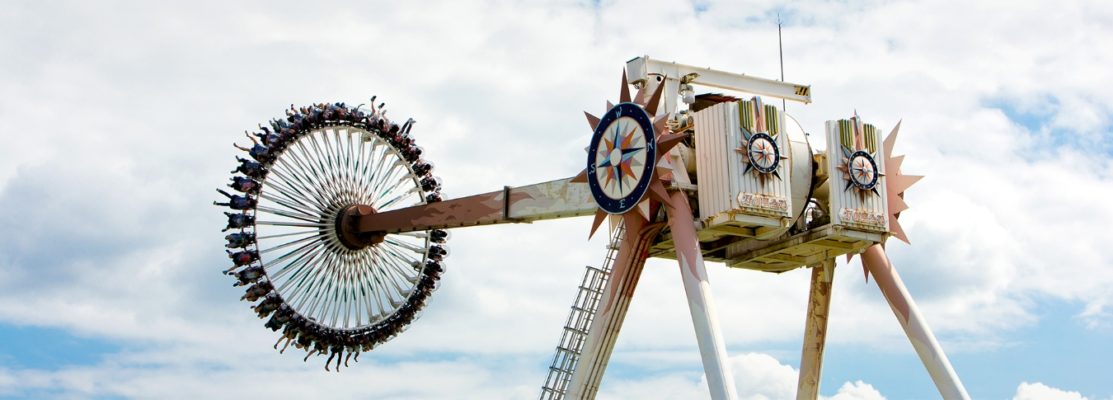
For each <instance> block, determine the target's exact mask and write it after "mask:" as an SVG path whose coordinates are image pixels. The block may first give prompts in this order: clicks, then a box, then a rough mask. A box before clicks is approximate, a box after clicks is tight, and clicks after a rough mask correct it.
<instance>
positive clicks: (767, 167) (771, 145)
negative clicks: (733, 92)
mask: <svg viewBox="0 0 1113 400" xmlns="http://www.w3.org/2000/svg"><path fill="white" fill-rule="evenodd" d="M751 106H752V107H753V110H754V116H755V117H756V118H754V119H755V121H753V126H752V128H753V130H754V131H757V133H751V131H750V129H749V128H750V127H748V126H746V125H747V124H746V123H745V122H743V123H742V125H743V126H742V127H741V128H740V130H741V131H742V143H741V145H739V146H738V148H737V149H734V151H736V152H738V154H741V155H742V163H743V164H746V169H745V170H744V171H742V173H743V174H745V173H748V172H750V171H753V173H754V175H756V176H757V178H758V180H759V181H760V182H761V184H762V185H763V186H764V185H765V182H766V181H768V180H770V179H772V178H777V179H781V174H780V173H779V172H778V171H779V170H780V166H781V160H785V159H788V157H786V156H784V155H783V154H781V149H780V146H777V140H776V139H774V136H776V135H777V133H776V132H773V131H772V130H770V129H768V128H767V126H766V123H765V107H764V106H763V105H762V104H761V98H760V97H754V100H753V102H752V103H751V102H746V101H743V102H739V107H751ZM745 111H747V110H741V109H740V110H739V113H743V114H745ZM743 119H745V118H743Z"/></svg>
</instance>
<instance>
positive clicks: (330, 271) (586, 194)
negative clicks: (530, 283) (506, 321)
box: [218, 57, 969, 399]
mask: <svg viewBox="0 0 1113 400" xmlns="http://www.w3.org/2000/svg"><path fill="white" fill-rule="evenodd" d="M631 86H633V87H634V88H636V89H637V91H636V92H635V93H634V94H631ZM697 88H714V89H716V90H723V91H728V92H729V93H732V94H734V95H726V94H715V93H702V94H698V95H697V94H696V89H697ZM810 92H811V88H810V87H809V86H805V85H797V84H791V83H785V82H781V81H774V80H768V79H761V78H755V77H751V76H747V75H742V74H734V73H728V72H723V71H717V70H712V69H707V68H698V67H692V66H687V65H682V64H677V63H671V62H661V61H657V60H653V59H650V58H649V57H638V58H635V59H633V60H630V61H629V62H627V64H626V69H625V71H624V73H623V76H622V83H621V86H620V91H619V97H618V103H617V104H612V103H610V102H608V103H607V108H606V110H604V112H603V113H602V114H601V115H600V116H595V115H592V114H589V113H585V114H586V117H587V122H588V124H589V125H590V127H591V129H592V130H593V132H594V134H593V135H592V138H591V143H590V144H589V146H588V149H587V160H586V161H587V162H586V165H585V169H584V170H583V171H582V172H580V173H579V174H578V175H575V176H573V177H570V178H565V179H558V180H553V181H549V182H543V183H538V184H534V185H528V186H521V187H504V188H502V189H501V190H496V191H493V192H490V193H484V194H477V195H473V196H468V197H462V198H458V199H442V197H441V194H440V190H441V182H440V180H439V179H438V178H435V177H434V176H433V175H432V170H433V164H432V163H430V162H428V161H426V160H425V159H424V158H423V157H422V150H421V148H420V147H417V146H416V145H415V144H414V140H413V138H412V137H411V136H410V130H411V129H412V128H413V125H414V124H413V120H407V121H405V122H403V123H401V124H398V123H396V122H394V121H392V120H390V119H389V118H387V117H386V111H385V110H384V108H383V105H382V104H380V105H378V106H376V105H375V104H374V101H375V98H372V99H371V101H372V104H371V105H370V106H369V107H366V108H365V107H362V105H361V106H358V107H349V106H346V105H345V104H343V103H334V104H315V105H311V106H308V107H301V108H297V107H293V106H291V108H290V109H289V110H287V111H286V118H284V119H276V120H273V121H271V122H270V123H269V126H262V125H260V126H259V130H258V131H257V132H255V133H252V134H249V135H248V138H249V139H250V140H251V141H252V142H253V146H252V147H240V148H241V149H242V150H244V151H246V152H248V154H249V155H250V157H251V158H250V159H244V158H237V159H238V161H239V166H238V167H237V168H236V170H235V171H233V172H234V173H237V174H238V175H236V176H234V177H233V178H232V183H231V184H230V185H229V186H231V187H232V188H233V189H235V190H236V191H238V192H240V194H230V193H226V192H224V191H220V192H221V193H222V194H224V195H225V196H227V197H228V201H227V202H223V203H218V205H221V206H227V207H230V208H231V209H232V210H233V212H225V214H226V215H227V216H228V225H227V228H226V229H225V230H234V232H233V233H231V234H229V235H228V236H226V239H227V241H228V243H227V247H228V248H230V249H233V250H230V251H229V252H228V253H229V256H230V257H231V259H232V261H233V264H234V266H233V267H232V268H230V269H229V270H227V271H225V272H226V273H227V274H229V275H232V276H233V277H235V278H236V280H237V282H236V284H237V285H243V286H247V293H246V294H245V295H244V296H243V299H244V300H247V301H251V302H256V301H257V302H258V303H257V304H255V305H254V306H253V309H254V310H255V311H256V312H257V313H258V314H259V317H260V318H267V322H266V327H268V328H270V329H271V330H274V331H278V332H281V337H280V338H279V340H278V343H276V344H275V348H276V349H280V350H281V351H285V350H286V349H287V348H288V347H290V346H293V347H295V348H297V349H301V350H304V351H306V355H305V359H308V358H309V357H310V356H313V355H317V356H325V355H327V356H328V359H327V361H326V362H325V368H326V369H329V368H330V366H332V367H333V368H337V369H339V368H340V365H341V364H342V363H343V364H344V365H348V364H349V361H351V360H352V359H353V356H354V360H355V361H359V354H360V353H361V352H366V351H370V350H372V349H374V348H375V347H376V346H378V345H379V344H381V343H384V342H386V341H388V340H390V339H391V338H393V337H394V336H395V335H397V334H399V333H401V332H402V331H403V330H405V328H406V327H407V326H408V325H409V324H410V323H411V322H412V321H413V320H414V319H415V318H417V317H418V315H419V313H420V311H421V309H422V308H423V307H424V305H425V303H426V301H427V298H428V296H429V295H430V294H431V293H432V291H433V290H434V289H435V288H436V286H437V282H438V280H439V279H440V276H441V273H442V271H443V265H444V264H443V260H444V258H445V257H446V256H447V255H448V249H447V247H445V246H444V243H445V242H446V241H447V239H448V237H449V235H448V232H447V231H446V230H445V229H448V228H458V227H467V226H476V225H489V224H502V223H521V222H532V221H538V220H545V219H554V218H566V217H576V216H584V215H594V220H593V223H592V226H591V230H590V232H591V234H594V233H595V232H596V230H597V229H598V228H599V227H600V226H601V225H602V223H603V222H604V221H609V226H610V236H611V242H610V244H609V250H610V252H609V253H608V256H607V258H606V260H605V261H604V263H603V265H602V267H601V268H593V267H588V270H587V272H586V275H585V276H584V279H583V283H582V284H581V285H580V291H579V295H578V296H577V297H576V300H575V303H574V304H573V306H572V312H571V315H570V316H569V318H568V321H567V324H566V326H565V328H564V331H563V335H562V338H561V342H560V344H559V345H558V346H557V353H556V356H555V357H554V359H553V363H552V366H551V367H550V371H549V375H548V378H547V379H546V382H545V384H544V386H543V388H542V392H541V396H540V397H541V398H542V399H560V398H575V399H583V398H589V399H590V398H594V397H595V394H596V392H597V391H598V389H599V383H600V381H601V380H602V377H603V373H604V371H605V369H606V366H607V361H608V359H609V358H610V355H611V352H612V350H613V349H614V345H615V341H616V339H617V336H618V333H619V330H620V329H621V327H622V323H623V319H624V317H625V315H626V311H627V308H628V307H629V305H630V300H631V298H632V296H633V294H634V289H635V288H636V286H637V283H638V278H639V276H640V275H641V272H642V269H643V267H644V265H645V261H646V259H647V258H648V257H661V258H671V259H675V260H677V262H678V263H679V265H680V268H679V270H680V275H681V279H682V280H683V284H684V289H685V292H686V294H687V297H688V306H689V309H690V311H691V315H692V322H693V324H694V327H695V332H696V337H697V340H698V345H699V349H700V354H701V356H702V360H703V366H704V371H705V373H706V376H707V384H708V388H709V390H710V394H711V397H712V398H715V399H732V398H735V397H736V391H735V389H734V382H733V378H732V375H731V373H730V371H729V365H728V364H727V363H726V359H727V357H726V350H725V346H724V342H723V338H722V335H721V333H720V330H719V323H718V320H717V317H716V312H715V305H714V302H713V298H712V296H711V287H710V285H709V283H708V279H707V273H706V270H705V263H704V261H705V260H711V261H718V262H722V263H724V264H726V265H727V266H728V267H734V268H747V269H753V270H759V271H768V272H784V271H788V270H792V269H795V268H801V267H806V268H811V269H812V274H811V292H810V296H809V297H810V298H809V301H808V303H809V306H808V310H807V319H806V325H805V336H804V344H803V351H802V358H801V362H800V377H799V384H798V385H799V390H798V393H797V398H799V399H814V398H816V396H817V394H818V390H819V378H820V367H821V364H822V360H823V348H824V338H825V334H826V330H827V314H828V310H829V307H830V295H831V282H832V277H833V269H834V266H835V259H836V258H837V257H839V256H843V255H846V256H847V257H848V258H849V257H850V256H852V255H856V254H857V255H860V256H861V261H862V265H863V267H864V269H865V271H866V273H867V279H868V277H869V275H873V277H874V278H873V279H874V281H875V282H876V283H877V285H878V286H879V287H880V288H881V293H882V295H884V297H885V299H886V300H887V301H888V302H889V305H890V307H891V308H892V310H893V313H894V314H895V315H896V317H897V320H898V321H899V322H900V324H901V327H902V328H904V331H905V333H906V334H907V336H908V338H909V340H910V341H911V342H912V345H913V347H914V348H915V350H916V352H917V353H918V355H919V357H920V359H921V361H922V362H923V364H924V366H925V367H926V368H927V370H928V373H929V374H930V375H931V378H932V380H933V381H934V382H935V385H936V387H937V388H938V389H939V392H940V394H941V395H942V396H943V397H944V398H947V399H965V398H969V396H968V395H967V393H966V390H965V389H964V388H963V386H962V383H961V382H960V381H959V379H958V376H957V375H956V374H955V372H954V370H953V369H952V368H951V365H950V362H949V361H948V360H947V357H946V355H945V354H944V353H943V351H942V349H941V348H940V347H939V344H938V342H937V341H936V340H935V337H934V336H933V335H932V333H931V331H930V330H929V329H928V326H927V323H926V322H925V321H924V319H923V317H922V316H921V314H920V312H919V311H918V309H917V307H916V305H915V303H914V302H913V301H912V298H911V297H910V296H909V294H908V291H907V290H906V289H905V287H904V284H903V283H902V282H901V279H900V277H899V275H897V271H896V270H895V269H894V268H893V266H892V265H891V264H890V263H889V259H888V257H887V256H886V253H885V249H884V244H885V241H886V240H887V239H888V238H890V237H896V238H898V239H901V240H904V241H906V242H907V238H906V237H905V234H904V231H903V230H902V229H901V226H900V224H899V222H898V220H897V218H898V217H899V215H900V213H901V212H902V211H904V210H905V209H907V208H908V206H907V205H906V204H905V202H904V200H903V198H904V191H905V189H907V188H908V187H909V186H911V185H912V184H913V183H915V182H916V181H917V180H919V178H920V177H919V176H910V175H904V174H902V173H901V161H902V160H903V156H893V144H894V142H895V139H896V134H897V130H898V129H899V126H900V124H899V123H898V124H897V126H896V127H894V128H893V129H892V132H891V133H890V134H889V135H888V136H887V137H886V138H885V139H882V136H881V132H880V131H879V130H878V128H876V127H874V126H873V125H870V124H866V123H864V122H863V121H862V120H861V119H860V118H859V117H858V116H857V115H855V116H853V117H851V118H849V119H842V120H837V121H828V122H827V123H826V126H825V127H824V134H825V137H826V139H827V150H826V151H824V152H815V151H813V149H812V147H811V145H810V144H809V142H808V135H807V134H805V133H804V130H803V129H802V128H801V126H800V125H799V124H798V123H797V122H796V120H795V119H793V118H792V117H791V116H789V115H787V114H785V113H784V112H783V110H779V109H777V107H775V106H772V105H769V104H765V103H764V102H763V99H762V97H760V96H766V97H772V98H778V99H785V100H791V101H798V102H802V103H809V102H810V101H811V93H810ZM678 101H679V103H681V104H678ZM237 147H239V146H237ZM569 156H570V157H579V156H577V155H569ZM334 360H335V364H334V362H333V361H334Z"/></svg>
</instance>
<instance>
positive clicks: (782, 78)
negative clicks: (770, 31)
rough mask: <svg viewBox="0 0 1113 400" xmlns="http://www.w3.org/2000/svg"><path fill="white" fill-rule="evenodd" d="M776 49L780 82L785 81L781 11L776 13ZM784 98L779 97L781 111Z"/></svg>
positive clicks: (783, 110)
mask: <svg viewBox="0 0 1113 400" xmlns="http://www.w3.org/2000/svg"><path fill="white" fill-rule="evenodd" d="M777 51H778V52H780V54H781V82H784V81H785V46H784V42H782V41H781V13H777ZM785 106H786V104H785V99H781V112H786V111H785Z"/></svg>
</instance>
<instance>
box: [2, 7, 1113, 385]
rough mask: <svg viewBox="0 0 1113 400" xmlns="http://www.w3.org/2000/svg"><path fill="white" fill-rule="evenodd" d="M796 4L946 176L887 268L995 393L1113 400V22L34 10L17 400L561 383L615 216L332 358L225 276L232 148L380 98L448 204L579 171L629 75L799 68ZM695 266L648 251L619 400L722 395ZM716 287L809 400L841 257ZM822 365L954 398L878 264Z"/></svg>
mask: <svg viewBox="0 0 1113 400" xmlns="http://www.w3.org/2000/svg"><path fill="white" fill-rule="evenodd" d="M778 16H779V18H780V19H781V20H782V21H783V23H784V27H783V28H784V71H785V77H786V79H787V80H789V81H792V82H797V83H803V84H809V85H811V86H812V92H813V100H814V102H813V103H812V104H809V105H802V104H791V103H790V104H789V105H788V108H787V110H788V112H789V113H790V114H792V115H793V116H794V117H796V118H797V119H798V120H799V121H800V123H801V124H802V126H803V127H804V129H805V130H806V131H809V132H820V131H821V129H822V127H823V123H824V121H826V120H831V119H839V118H847V117H849V116H850V115H852V114H853V113H854V112H855V111H857V112H858V113H859V114H860V115H861V116H862V117H863V118H864V119H865V120H866V121H868V122H871V123H873V124H875V125H877V126H879V127H881V128H882V129H883V130H888V129H889V128H891V127H892V126H893V125H895V124H896V123H897V122H898V121H903V122H902V124H901V137H900V140H899V141H898V143H897V150H896V153H901V154H906V155H907V160H906V162H905V163H904V167H903V170H904V172H905V173H908V174H920V175H925V176H926V178H925V179H924V180H922V181H921V182H920V183H919V184H917V185H916V186H914V187H913V188H912V189H911V190H910V191H909V193H908V194H907V200H908V202H909V204H910V205H911V206H912V208H911V209H910V210H908V211H906V212H905V213H903V214H902V215H901V223H902V225H903V226H904V227H905V230H906V232H907V233H908V236H909V237H910V238H911V241H912V245H911V246H909V245H905V244H903V243H894V244H892V245H890V246H889V253H890V257H891V258H892V261H893V264H894V265H895V267H896V268H897V270H898V271H899V272H900V274H901V275H902V277H903V279H904V281H905V283H906V284H907V286H908V290H909V292H910V293H911V294H912V296H913V297H914V298H915V299H916V301H917V302H918V304H919V306H920V308H921V310H922V312H923V314H924V316H925V318H926V319H927V321H928V323H929V324H930V326H931V327H932V329H933V330H934V332H935V334H936V335H937V337H938V338H939V340H940V343H941V344H942V347H943V348H944V349H945V350H946V352H947V354H948V355H949V357H950V359H951V361H952V363H953V365H954V368H955V370H956V371H957V373H958V375H959V376H960V377H961V378H962V380H963V382H964V383H965V385H966V388H967V389H968V391H969V392H970V394H971V395H972V396H973V397H974V398H977V399H1024V400H1027V399H1089V400H1105V399H1113V379H1110V377H1111V375H1110V373H1109V372H1108V367H1107V361H1108V360H1109V359H1111V358H1113V345H1110V343H1111V342H1113V289H1110V288H1111V287H1113V268H1110V266H1113V255H1111V253H1109V252H1106V251H1104V250H1106V249H1108V247H1109V246H1110V243H1113V242H1111V240H1110V239H1109V237H1108V230H1107V229H1106V225H1107V224H1108V223H1109V222H1111V221H1113V208H1110V207H1108V206H1107V203H1108V201H1109V199H1110V198H1113V92H1110V91H1109V90H1108V88H1110V87H1113V78H1111V75H1110V73H1109V72H1108V68H1109V67H1108V66H1109V65H1113V30H1111V28H1110V27H1111V26H1113V6H1110V5H1108V4H1103V3H1101V2H1056V4H1054V5H1052V4H1050V3H1047V2H1034V1H1033V2H1026V1H1021V2H993V1H987V2H960V1H907V2H886V1H869V2H816V1H800V2H791V3H787V2H773V1H755V2H734V1H722V2H719V1H695V2H672V1H595V2H561V1H548V2H463V1H461V2H456V1H443V2H436V1H433V2H397V1H394V2H290V1H267V2H263V1H248V2H217V1H190V2H115V1H103V2H65V1H59V2H32V1H9V2H5V5H4V6H3V7H2V8H0V54H3V56H2V57H0V93H2V94H3V95H2V96H0V139H2V141H0V143H3V144H0V398H60V399H70V398H105V399H116V398H139V399H144V398H149V399H167V398H213V399H217V398H262V397H264V396H267V397H273V398H296V397H310V398H317V397H324V396H325V395H326V394H327V396H328V397H330V398H375V399H442V398H454V399H520V398H531V397H536V396H537V395H538V393H539V389H540V386H541V384H542V383H543V380H544V378H545V375H546V372H547V366H548V363H549V361H550V360H551V357H552V351H553V348H554V346H555V345H556V342H557V339H558V338H559V334H560V329H561V326H562V325H563V324H564V318H565V316H566V315H567V312H568V307H569V305H570V304H571V301H572V299H573V297H574V296H575V290H576V285H577V284H578V283H579V280H580V277H581V276H582V273H583V269H584V266H585V265H598V264H599V263H600V262H601V261H602V258H603V255H604V246H605V243H604V242H603V239H602V237H603V236H604V235H599V237H597V238H595V239H593V240H590V241H589V240H587V232H588V230H589V227H590V224H591V221H590V217H586V218H573V219H566V220H557V221H545V222H537V223H533V224H523V225H502V226H490V227H479V228H466V229H458V230H456V231H454V232H453V236H452V239H451V241H450V244H449V246H450V247H451V250H452V254H451V255H450V258H449V259H448V264H447V272H446V274H445V276H444V281H443V283H442V286H441V288H440V289H439V290H438V291H437V292H436V293H435V294H434V295H433V297H432V298H431V300H430V302H429V304H428V306H427V307H426V309H425V312H424V315H423V316H422V317H421V319H419V320H418V321H416V323H415V324H414V325H413V326H412V327H411V328H410V329H409V330H407V331H406V332H405V333H404V334H402V335H400V336H399V337H398V338H396V339H395V340H393V341H391V342H389V343H388V344H386V345H384V346H382V347H381V348H379V349H376V350H375V351H374V352H373V353H369V354H364V356H363V357H361V360H360V363H359V364H357V365H356V366H354V367H352V368H349V369H345V370H344V371H343V372H342V373H339V374H338V373H335V372H325V371H324V370H323V369H322V367H321V363H320V362H312V361H311V362H309V363H304V362H302V360H301V358H302V357H301V356H298V355H296V354H278V353H277V352H276V351H274V350H273V349H272V348H271V346H272V344H273V343H274V341H275V340H276V339H277V335H276V334H274V333H272V332H271V331H269V330H267V329H265V328H264V327H263V326H262V324H263V322H262V321H260V320H258V319H257V318H256V317H255V316H254V314H253V313H252V312H251V310H249V308H248V307H249V304H247V303H245V302H240V301H239V297H240V296H241V291H240V289H238V288H233V287H231V280H230V279H229V278H228V277H226V276H224V275H222V274H221V273H220V272H221V271H222V270H224V269H226V268H227V267H228V264H229V262H228V260H227V257H226V256H225V255H224V252H223V243H224V242H223V239H222V237H223V234H221V233H220V232H219V231H220V229H221V228H222V227H223V225H224V217H223V215H222V214H221V213H220V211H221V210H219V209H217V208H215V207H213V206H212V205H211V202H212V201H213V200H219V199H220V197H219V195H218V194H216V193H215V192H214V191H213V189H214V188H215V187H220V186H223V185H224V184H225V183H226V182H227V180H228V177H229V176H230V174H229V173H228V171H229V170H231V169H232V168H233V167H234V166H235V162H234V156H235V155H237V154H238V151H237V150H235V149H234V148H233V147H232V144H233V143H234V142H240V143H241V144H243V142H244V141H245V140H244V139H243V136H242V131H243V130H245V129H252V128H253V127H255V125H256V124H258V123H261V122H264V121H267V120H269V119H271V118H274V117H279V116H282V115H283V114H282V113H283V110H284V109H285V108H287V107H289V106H290V104H291V103H293V104H299V105H302V104H309V103H313V102H321V101H329V102H333V101H344V102H347V103H350V104H359V103H361V102H365V101H366V99H368V98H369V97H370V96H372V95H378V96H380V98H381V99H385V101H386V102H387V108H388V109H389V110H390V115H391V116H393V117H394V118H402V119H404V118H406V117H413V118H414V119H416V120H417V121H418V123H417V125H416V126H415V128H414V130H413V134H414V136H415V138H416V139H417V141H418V143H419V144H420V145H421V146H422V147H423V148H424V149H425V155H426V157H427V158H429V159H430V160H432V161H434V162H435V163H436V166H437V169H436V174H437V175H439V176H440V177H442V178H443V180H444V182H445V184H444V185H445V193H446V195H447V196H448V197H459V196H465V195H469V194H475V193H481V192H486V191H491V190H497V189H500V188H502V187H503V186H504V185H511V186H516V185H526V184H531V183H535V182H542V181H546V180H551V179H556V178H561V177H567V176H571V175H573V174H575V173H577V172H578V171H580V170H581V169H582V168H583V166H582V164H583V157H584V155H583V148H584V147H585V146H586V145H587V143H588V139H589V137H590V134H591V132H590V129H589V128H588V126H587V124H586V123H585V121H584V118H583V111H585V110H586V111H589V112H592V113H593V114H596V115H599V114H600V113H602V112H603V111H605V110H604V105H605V104H606V103H605V102H606V101H607V100H611V101H615V100H616V99H617V97H618V82H619V79H620V77H621V71H622V69H623V67H624V64H625V61H626V60H629V59H631V58H633V57H637V56H641V55H650V56H651V57H653V58H657V59H662V60H668V61H677V62H681V63H686V64H693V65H700V66H708V67H713V68H716V69H721V70H726V71H732V72H739V73H746V74H750V75H755V76H760V77H768V78H777V77H778V75H779V67H778V58H777V36H776V35H777V29H776V21H777V19H778ZM820 136H822V135H813V136H812V138H813V139H815V140H817V142H816V143H813V145H814V146H816V148H817V149H820V148H823V147H824V146H825V144H824V143H822V138H821V137H820ZM676 268H677V267H676V265H675V263H674V262H672V261H668V260H650V261H649V263H648V264H647V266H646V269H645V272H644V273H643V275H642V277H641V281H640V283H639V287H638V290H637V294H636V296H635V299H634V300H633V302H632V304H631V306H630V310H629V314H628V316H627V320H626V323H625V325H624V327H623V330H622V333H621V335H620V337H619V339H618V342H617V346H616V348H615V352H614V356H613V357H612V359H611V364H610V367H609V369H608V370H607V375H606V377H605V378H604V380H603V383H602V389H601V393H600V395H599V397H600V398H605V399H689V398H707V397H708V392H707V389H706V385H705V384H704V383H703V381H702V379H703V377H702V367H701V365H700V361H699V354H698V350H697V349H696V343H695V335H694V333H693V330H692V325H691V319H690V316H689V314H688V309H687V305H686V302H685V298H684V294H683V289H682V286H681V283H680V276H679V274H678V271H677V270H676ZM708 270H709V274H710V280H711V285H712V291H713V296H714V300H715V302H716V304H717V308H718V313H719V318H720V321H721V325H722V334H723V337H724V339H725V342H726V348H727V352H728V354H729V355H730V358H729V361H730V364H731V367H732V370H733V374H734V376H735V381H736V383H737V386H738V388H737V389H738V394H739V398H741V399H784V398H793V397H794V393H795V383H796V374H797V371H798V370H797V368H798V367H799V355H800V346H801V338H802V336H803V325H804V316H805V304H806V302H807V285H808V273H809V271H808V270H806V269H799V270H794V271H790V272H786V273H783V274H767V273H761V272H755V271H747V270H734V269H729V268H726V267H725V266H723V265H721V264H715V263H710V264H709V265H708ZM824 360H825V361H824V370H823V377H822V387H821V390H820V393H821V395H822V397H823V398H825V399H839V400H844V399H881V398H886V399H929V398H936V397H937V396H938V394H937V392H936V391H935V389H934V386H933V385H932V383H931V381H930V378H929V377H928V375H927V372H926V370H925V369H924V368H923V366H922V365H921V364H920V363H919V360H918V358H917V357H916V355H915V352H914V351H913V349H912V347H911V345H910V344H909V343H908V341H907V339H906V338H905V337H904V335H903V333H902V331H901V330H900V327H899V325H898V323H897V321H896V320H895V319H894V317H893V315H892V313H891V312H890V310H889V308H888V306H887V305H886V303H885V301H884V299H883V298H882V297H881V294H880V292H879V291H878V290H877V287H876V285H874V284H872V283H867V282H865V281H864V280H863V279H862V273H861V268H860V267H859V265H858V264H857V261H853V262H851V263H850V264H845V263H844V262H843V261H840V263H839V267H837V268H836V272H835V280H834V291H833V299H832V306H831V312H830V326H829V333H828V346H827V352H826V355H825V359H824Z"/></svg>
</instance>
